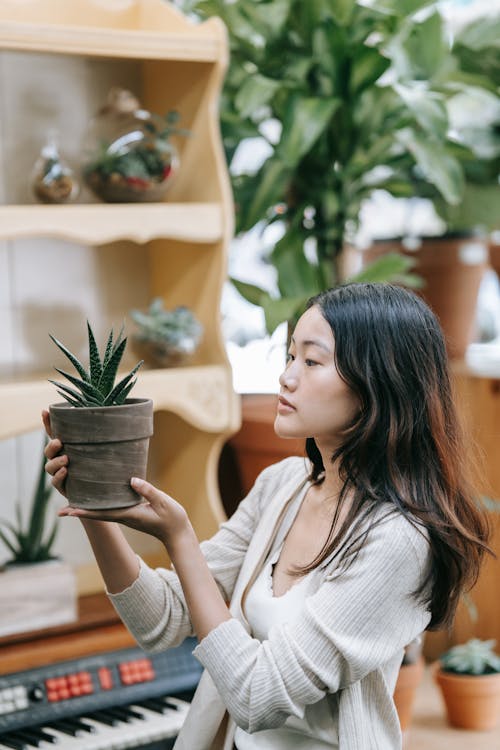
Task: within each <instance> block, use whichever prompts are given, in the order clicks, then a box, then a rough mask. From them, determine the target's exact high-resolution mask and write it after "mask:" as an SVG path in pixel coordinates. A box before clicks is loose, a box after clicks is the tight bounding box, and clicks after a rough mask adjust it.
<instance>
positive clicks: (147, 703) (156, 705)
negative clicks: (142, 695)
mask: <svg viewBox="0 0 500 750" xmlns="http://www.w3.org/2000/svg"><path fill="white" fill-rule="evenodd" d="M138 705H139V706H144V708H148V709H149V710H150V711H156V713H157V714H162V713H164V712H165V711H168V707H167V705H166V704H165V703H163V701H161V700H154V699H153V698H146V699H145V700H143V701H140V702H139V703H138Z"/></svg>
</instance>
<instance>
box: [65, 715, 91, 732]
mask: <svg viewBox="0 0 500 750" xmlns="http://www.w3.org/2000/svg"><path fill="white" fill-rule="evenodd" d="M65 721H67V722H68V723H70V724H74V725H75V728H76V729H80V730H81V731H82V732H89V733H90V734H92V733H93V732H95V731H96V728H95V727H94V726H93V724H87V723H86V722H85V721H83V720H82V719H80V718H79V717H78V716H73V717H72V718H71V719H65Z"/></svg>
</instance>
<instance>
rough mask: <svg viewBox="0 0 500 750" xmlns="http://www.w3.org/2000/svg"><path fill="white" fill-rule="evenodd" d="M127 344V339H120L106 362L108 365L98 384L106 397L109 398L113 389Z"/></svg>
mask: <svg viewBox="0 0 500 750" xmlns="http://www.w3.org/2000/svg"><path fill="white" fill-rule="evenodd" d="M126 345H127V339H126V338H125V339H123V341H120V343H119V344H118V346H116V344H115V346H114V347H113V351H112V354H111V356H110V358H109V360H108V361H107V363H106V366H105V367H104V368H103V371H102V376H101V379H100V380H99V383H98V384H97V387H98V388H99V390H100V392H101V394H102V395H103V396H104V397H105V399H106V400H107V399H108V396H109V394H110V393H111V392H112V390H113V384H114V382H115V378H116V373H117V372H118V367H119V364H120V362H121V359H122V357H123V352H124V351H125V346H126Z"/></svg>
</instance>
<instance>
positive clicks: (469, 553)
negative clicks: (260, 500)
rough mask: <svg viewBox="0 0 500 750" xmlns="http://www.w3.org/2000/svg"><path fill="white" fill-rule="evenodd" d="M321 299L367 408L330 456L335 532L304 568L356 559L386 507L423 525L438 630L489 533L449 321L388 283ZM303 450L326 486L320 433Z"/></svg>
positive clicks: (471, 578)
mask: <svg viewBox="0 0 500 750" xmlns="http://www.w3.org/2000/svg"><path fill="white" fill-rule="evenodd" d="M313 305H315V306H317V307H318V308H319V310H320V311H321V313H322V315H323V316H324V318H325V320H326V321H327V322H328V323H329V325H330V326H331V329H332V331H333V335H334V338H335V363H336V367H337V369H338V372H339V374H340V376H341V377H342V378H343V380H344V381H345V382H346V383H347V385H348V386H349V387H350V388H351V389H352V390H353V392H354V393H355V394H356V395H357V396H358V398H359V403H360V410H359V413H358V414H357V415H356V416H355V417H354V420H353V422H352V424H350V425H348V427H347V428H346V430H345V432H344V434H343V437H342V441H341V445H340V447H339V448H338V449H337V450H336V451H335V453H334V454H333V455H332V462H336V463H337V464H338V466H339V471H340V477H341V479H342V481H343V489H342V491H341V493H340V500H339V503H338V507H337V512H336V515H335V518H334V519H333V521H332V526H331V530H330V535H329V538H328V540H327V542H326V544H325V546H324V548H323V549H322V550H321V552H320V553H319V555H318V556H317V557H316V558H315V559H314V560H313V561H312V562H311V563H310V564H309V565H307V566H304V567H303V568H301V571H300V572H302V573H303V572H307V571H308V570H311V569H313V568H315V567H317V566H318V565H320V564H321V563H322V562H324V561H325V560H326V559H327V558H329V557H330V556H332V554H334V555H338V557H339V559H340V561H342V562H343V564H347V565H348V564H349V561H352V559H354V557H355V555H356V554H357V552H358V551H359V548H360V546H361V544H362V542H363V540H364V538H365V537H366V534H367V533H369V532H368V530H367V529H368V527H369V526H370V524H367V523H365V521H366V520H367V519H368V518H369V517H370V516H372V515H374V513H375V510H379V509H380V507H381V504H383V507H384V508H386V509H387V513H388V514H391V513H392V512H400V513H402V514H403V515H404V516H406V517H407V518H408V519H409V520H410V522H411V523H413V524H414V525H416V526H417V527H420V528H421V529H422V528H425V530H426V534H427V536H428V539H429V542H430V547H431V557H432V564H431V565H430V566H429V572H428V574H427V576H426V578H425V580H423V581H422V583H421V585H420V587H419V589H418V590H417V591H416V592H414V593H415V596H417V597H418V598H419V599H420V600H421V601H424V602H425V603H427V604H428V607H429V610H430V613H431V621H430V627H437V626H441V625H444V624H447V623H449V622H450V621H451V619H452V617H453V614H454V612H455V609H456V605H457V602H458V598H459V596H460V594H461V592H462V591H464V590H466V589H468V588H470V587H471V586H472V585H473V584H474V582H475V581H476V579H477V576H478V574H479V569H480V564H481V560H482V557H483V554H484V552H485V550H487V549H488V547H487V541H488V535H489V530H488V522H487V519H486V516H485V514H484V512H482V510H481V508H480V507H479V504H478V500H477V496H476V494H475V492H474V490H473V488H472V484H471V482H470V479H469V478H468V475H467V472H466V470H465V466H466V458H467V451H466V450H465V445H464V438H463V435H462V431H461V427H460V425H459V421H458V419H457V415H456V411H455V407H454V403H453V398H452V390H451V384H450V374H449V366H448V358H447V354H446V348H445V342H444V337H443V333H442V330H441V327H440V325H439V323H438V321H437V319H436V317H435V315H434V314H433V312H432V311H431V310H430V309H429V307H428V306H427V305H426V304H425V303H424V302H423V301H422V299H420V298H419V297H418V296H417V295H416V294H413V292H410V291H407V290H405V289H403V288H402V287H398V286H394V285H391V284H385V283H384V284H382V283H380V284H365V283H354V284H346V285H344V286H340V287H336V288H335V289H331V290H328V291H326V292H322V293H321V294H319V295H317V296H316V297H313V298H311V299H310V300H309V302H308V305H307V307H308V308H309V307H312V306H313ZM306 452H307V455H308V457H309V459H310V460H311V462H312V471H311V477H310V478H311V479H312V480H313V481H314V482H318V483H319V482H321V481H322V475H323V472H324V466H323V462H322V458H321V454H320V452H319V450H318V447H317V446H316V443H315V441H314V439H313V438H308V439H307V441H306ZM347 494H349V510H348V512H347V514H346V517H345V519H344V521H343V522H342V524H341V525H340V528H337V520H338V516H339V513H340V507H341V505H342V502H343V501H344V500H345V498H346V496H347ZM385 516H386V514H383V518H385ZM377 518H378V521H376V522H381V520H382V517H381V516H380V514H379V513H377ZM372 525H373V524H372ZM349 529H350V532H349V534H347V531H348V530H349ZM353 529H354V531H353ZM363 529H364V531H363Z"/></svg>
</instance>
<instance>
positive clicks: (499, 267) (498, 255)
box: [490, 237, 500, 279]
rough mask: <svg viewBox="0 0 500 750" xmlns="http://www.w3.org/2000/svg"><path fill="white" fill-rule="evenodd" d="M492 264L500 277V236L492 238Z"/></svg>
mask: <svg viewBox="0 0 500 750" xmlns="http://www.w3.org/2000/svg"><path fill="white" fill-rule="evenodd" d="M490 266H491V268H492V269H493V270H494V271H495V273H496V275H497V276H498V278H499V279H500V237H498V238H495V239H491V240H490Z"/></svg>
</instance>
